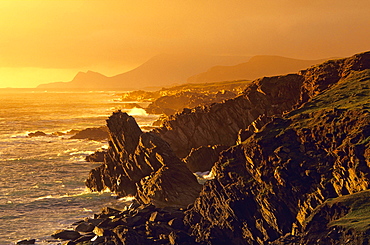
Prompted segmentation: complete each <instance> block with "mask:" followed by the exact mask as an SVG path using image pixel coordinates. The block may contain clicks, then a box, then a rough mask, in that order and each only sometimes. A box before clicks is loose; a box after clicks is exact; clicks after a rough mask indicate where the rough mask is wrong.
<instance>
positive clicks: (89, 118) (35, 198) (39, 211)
mask: <svg viewBox="0 0 370 245" xmlns="http://www.w3.org/2000/svg"><path fill="white" fill-rule="evenodd" d="M118 99H119V93H118V92H56V91H54V92H44V91H42V92H40V91H32V90H19V91H9V90H0V244H1V245H2V244H14V242H16V241H17V240H22V239H30V238H35V239H37V242H36V244H58V242H57V241H53V239H52V238H51V237H50V234H52V233H53V232H54V231H55V230H57V229H62V228H68V227H69V226H70V225H71V224H72V223H73V222H75V221H77V220H79V219H82V218H84V217H90V216H92V215H93V214H94V213H96V212H98V211H99V210H100V209H101V208H102V207H104V206H113V207H118V206H122V205H125V204H127V200H126V199H120V200H117V198H115V197H114V195H112V194H111V193H109V192H103V193H91V192H89V191H88V190H87V188H86V187H85V185H84V180H85V179H86V178H87V176H88V173H89V171H90V169H92V168H94V167H96V166H98V165H99V164H97V163H89V162H85V161H84V158H85V156H86V155H88V154H90V153H93V152H94V151H95V150H97V149H100V148H106V147H107V142H97V141H89V140H72V139H69V137H70V135H63V136H51V134H52V133H54V132H67V131H68V130H71V129H84V128H87V127H97V126H103V125H105V123H106V122H105V120H106V119H107V117H108V116H109V115H110V114H111V113H112V112H113V111H114V110H116V109H120V108H123V106H122V103H123V102H120V101H119V100H118ZM126 111H127V112H128V113H129V114H131V115H133V116H134V117H135V118H136V120H137V122H138V124H139V125H150V124H151V122H153V121H154V120H156V118H157V116H155V115H147V114H146V113H145V112H144V111H143V110H141V109H133V110H126ZM35 131H43V132H45V133H46V134H48V136H42V137H32V138H30V137H27V135H28V133H30V132H35Z"/></svg>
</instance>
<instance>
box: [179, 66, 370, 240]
mask: <svg viewBox="0 0 370 245" xmlns="http://www.w3.org/2000/svg"><path fill="white" fill-rule="evenodd" d="M331 85H332V86H331V87H330V88H329V89H327V90H326V91H325V92H323V93H321V94H319V95H316V96H315V97H314V98H313V99H311V100H310V101H309V102H308V103H306V104H305V105H304V106H303V107H301V108H299V109H297V110H295V111H292V112H291V113H289V114H287V115H286V116H285V117H283V118H274V119H273V120H272V121H271V122H270V123H267V124H266V125H265V126H264V127H263V128H262V130H260V131H259V132H258V133H255V134H254V135H252V136H251V137H249V138H248V139H247V140H246V141H245V142H243V143H242V144H240V145H238V146H235V147H232V148H230V149H229V150H227V151H224V152H223V153H222V158H221V159H220V160H219V161H218V162H217V163H216V165H215V167H214V168H213V171H214V173H215V179H213V180H210V181H208V182H206V184H205V185H204V187H203V190H202V192H201V194H200V196H199V198H197V200H196V201H195V203H194V206H193V207H192V208H191V209H190V210H189V211H187V214H186V217H185V221H186V223H187V224H188V225H190V227H191V230H192V234H193V235H194V236H196V237H197V241H199V242H202V241H203V242H211V243H212V244H213V243H215V244H218V243H217V242H220V243H221V244H222V242H227V241H229V242H231V243H233V244H266V243H268V242H272V241H274V240H276V239H278V238H279V237H281V236H284V235H286V234H287V233H289V234H294V233H297V232H300V231H304V229H303V228H302V227H303V226H304V223H305V222H306V221H307V218H308V216H309V215H310V214H311V213H312V212H313V211H314V209H315V208H316V207H318V205H320V204H321V203H323V202H324V201H325V200H327V199H328V198H334V197H338V196H342V195H347V194H352V193H356V192H359V191H362V190H366V189H368V188H369V184H370V178H369V174H370V169H369V164H370V154H369V148H370V147H369V146H370V141H369V139H370V126H369V125H370V112H369V111H368V110H367V109H365V108H370V107H369V106H370V102H369V101H368V98H369V96H370V91H368V88H369V85H370V71H369V70H367V71H363V72H353V73H351V74H350V75H349V76H347V77H346V78H343V79H342V80H340V81H339V82H338V83H337V84H333V83H332V84H331ZM361 88H362V89H361ZM364 88H365V89H364ZM359 94H361V95H359ZM328 105H329V108H328V107H327V106H328ZM331 106H335V107H337V108H334V109H332V108H330V107H331ZM334 218H335V217H334V216H333V219H334ZM307 227H308V226H306V229H308V228H307ZM311 241H312V240H311ZM292 244H294V243H292ZM303 244H310V242H308V243H303ZM322 244H331V243H322ZM333 244H335V243H333Z"/></svg>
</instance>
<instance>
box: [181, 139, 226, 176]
mask: <svg viewBox="0 0 370 245" xmlns="http://www.w3.org/2000/svg"><path fill="white" fill-rule="evenodd" d="M227 148H228V147H227V146H223V145H213V146H201V147H198V148H197V149H192V150H191V151H190V153H189V155H188V156H187V157H186V158H184V159H183V160H184V162H185V163H186V166H187V167H188V169H189V170H190V171H191V172H193V173H195V172H205V171H209V170H211V168H212V167H213V165H214V164H215V162H217V160H218V158H219V154H220V152H221V151H224V150H226V149H227Z"/></svg>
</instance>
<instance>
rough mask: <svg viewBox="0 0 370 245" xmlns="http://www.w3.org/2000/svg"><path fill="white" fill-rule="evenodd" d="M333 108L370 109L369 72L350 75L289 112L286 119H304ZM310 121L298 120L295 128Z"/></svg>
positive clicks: (308, 119) (309, 118) (306, 119)
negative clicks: (309, 115)
mask: <svg viewBox="0 0 370 245" xmlns="http://www.w3.org/2000/svg"><path fill="white" fill-rule="evenodd" d="M333 108H335V109H370V70H364V71H361V72H353V73H351V74H350V75H349V76H348V77H346V78H345V79H342V80H340V81H339V82H338V83H336V84H335V85H333V86H332V87H330V88H329V89H328V90H326V91H324V92H322V93H320V94H319V95H317V96H315V97H314V98H313V99H312V100H311V101H309V102H307V103H306V104H304V105H303V106H302V107H301V108H299V109H297V110H294V111H292V112H290V113H289V114H288V115H287V117H291V118H292V119H294V118H297V117H300V118H305V117H304V115H308V114H311V113H314V112H318V111H320V110H329V109H333ZM312 119H313V118H312V117H306V118H305V119H302V120H298V121H299V125H297V126H299V127H302V126H303V127H304V126H307V125H309V124H310V121H311V120H312Z"/></svg>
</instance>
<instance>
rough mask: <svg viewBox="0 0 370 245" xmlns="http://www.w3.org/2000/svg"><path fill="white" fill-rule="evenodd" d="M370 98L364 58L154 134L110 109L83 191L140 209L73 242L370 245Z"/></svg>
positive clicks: (263, 86) (109, 214)
mask: <svg viewBox="0 0 370 245" xmlns="http://www.w3.org/2000/svg"><path fill="white" fill-rule="evenodd" d="M369 98H370V52H367V53H362V54H357V55H354V56H352V57H349V58H345V59H339V60H330V61H327V62H325V63H323V64H320V65H317V66H313V67H310V68H308V69H306V70H302V71H299V72H298V73H296V74H289V75H285V76H275V77H264V78H260V79H257V80H255V81H253V82H252V83H251V84H250V85H249V86H248V87H247V88H246V89H245V90H244V92H243V93H242V94H241V95H238V96H236V97H234V98H231V99H227V100H224V101H223V102H220V103H215V104H212V105H208V106H199V107H195V108H193V109H184V110H183V111H182V112H181V113H177V114H175V115H173V116H170V117H169V118H167V119H166V120H165V121H164V122H163V125H162V126H161V127H160V128H157V129H154V130H152V131H151V132H145V133H144V132H142V131H141V129H140V128H139V127H138V125H137V124H136V122H135V119H134V118H132V117H131V116H129V115H127V114H126V113H123V112H120V111H118V112H115V113H113V115H112V116H111V117H110V118H109V119H108V120H107V127H108V131H109V148H108V151H107V153H105V154H104V162H103V163H102V165H101V166H99V167H97V168H95V169H93V170H91V172H90V176H89V177H88V179H87V180H86V185H87V186H88V187H89V188H90V189H91V190H93V191H102V190H104V189H109V190H110V191H112V192H114V193H116V194H117V195H119V196H122V197H123V196H127V195H129V196H135V198H136V200H135V201H134V202H133V203H132V204H131V206H130V207H127V208H125V209H124V210H113V209H109V208H107V209H105V210H103V211H102V213H100V214H97V215H95V217H94V219H85V220H83V221H79V222H78V223H76V224H75V225H76V226H75V228H74V231H67V232H66V231H64V232H65V233H70V234H72V233H74V234H75V237H73V238H68V239H67V240H72V241H69V242H66V244H368V243H369V239H370V226H369V224H370V223H369V220H370V215H368V213H369V212H368V211H369V209H368V207H369V206H370V199H369V198H370V195H369V193H368V188H369V185H370V168H369V166H370V147H369V146H370V111H369V110H370V100H369ZM190 170H191V171H190ZM205 170H211V171H212V174H213V176H214V178H213V179H211V180H208V181H207V182H206V183H205V184H204V185H200V184H198V182H197V179H196V177H195V176H194V175H193V173H192V172H194V171H205ZM82 227H83V228H82ZM62 233H63V231H62ZM54 237H56V238H62V239H65V238H63V237H60V236H59V235H57V234H54Z"/></svg>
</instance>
